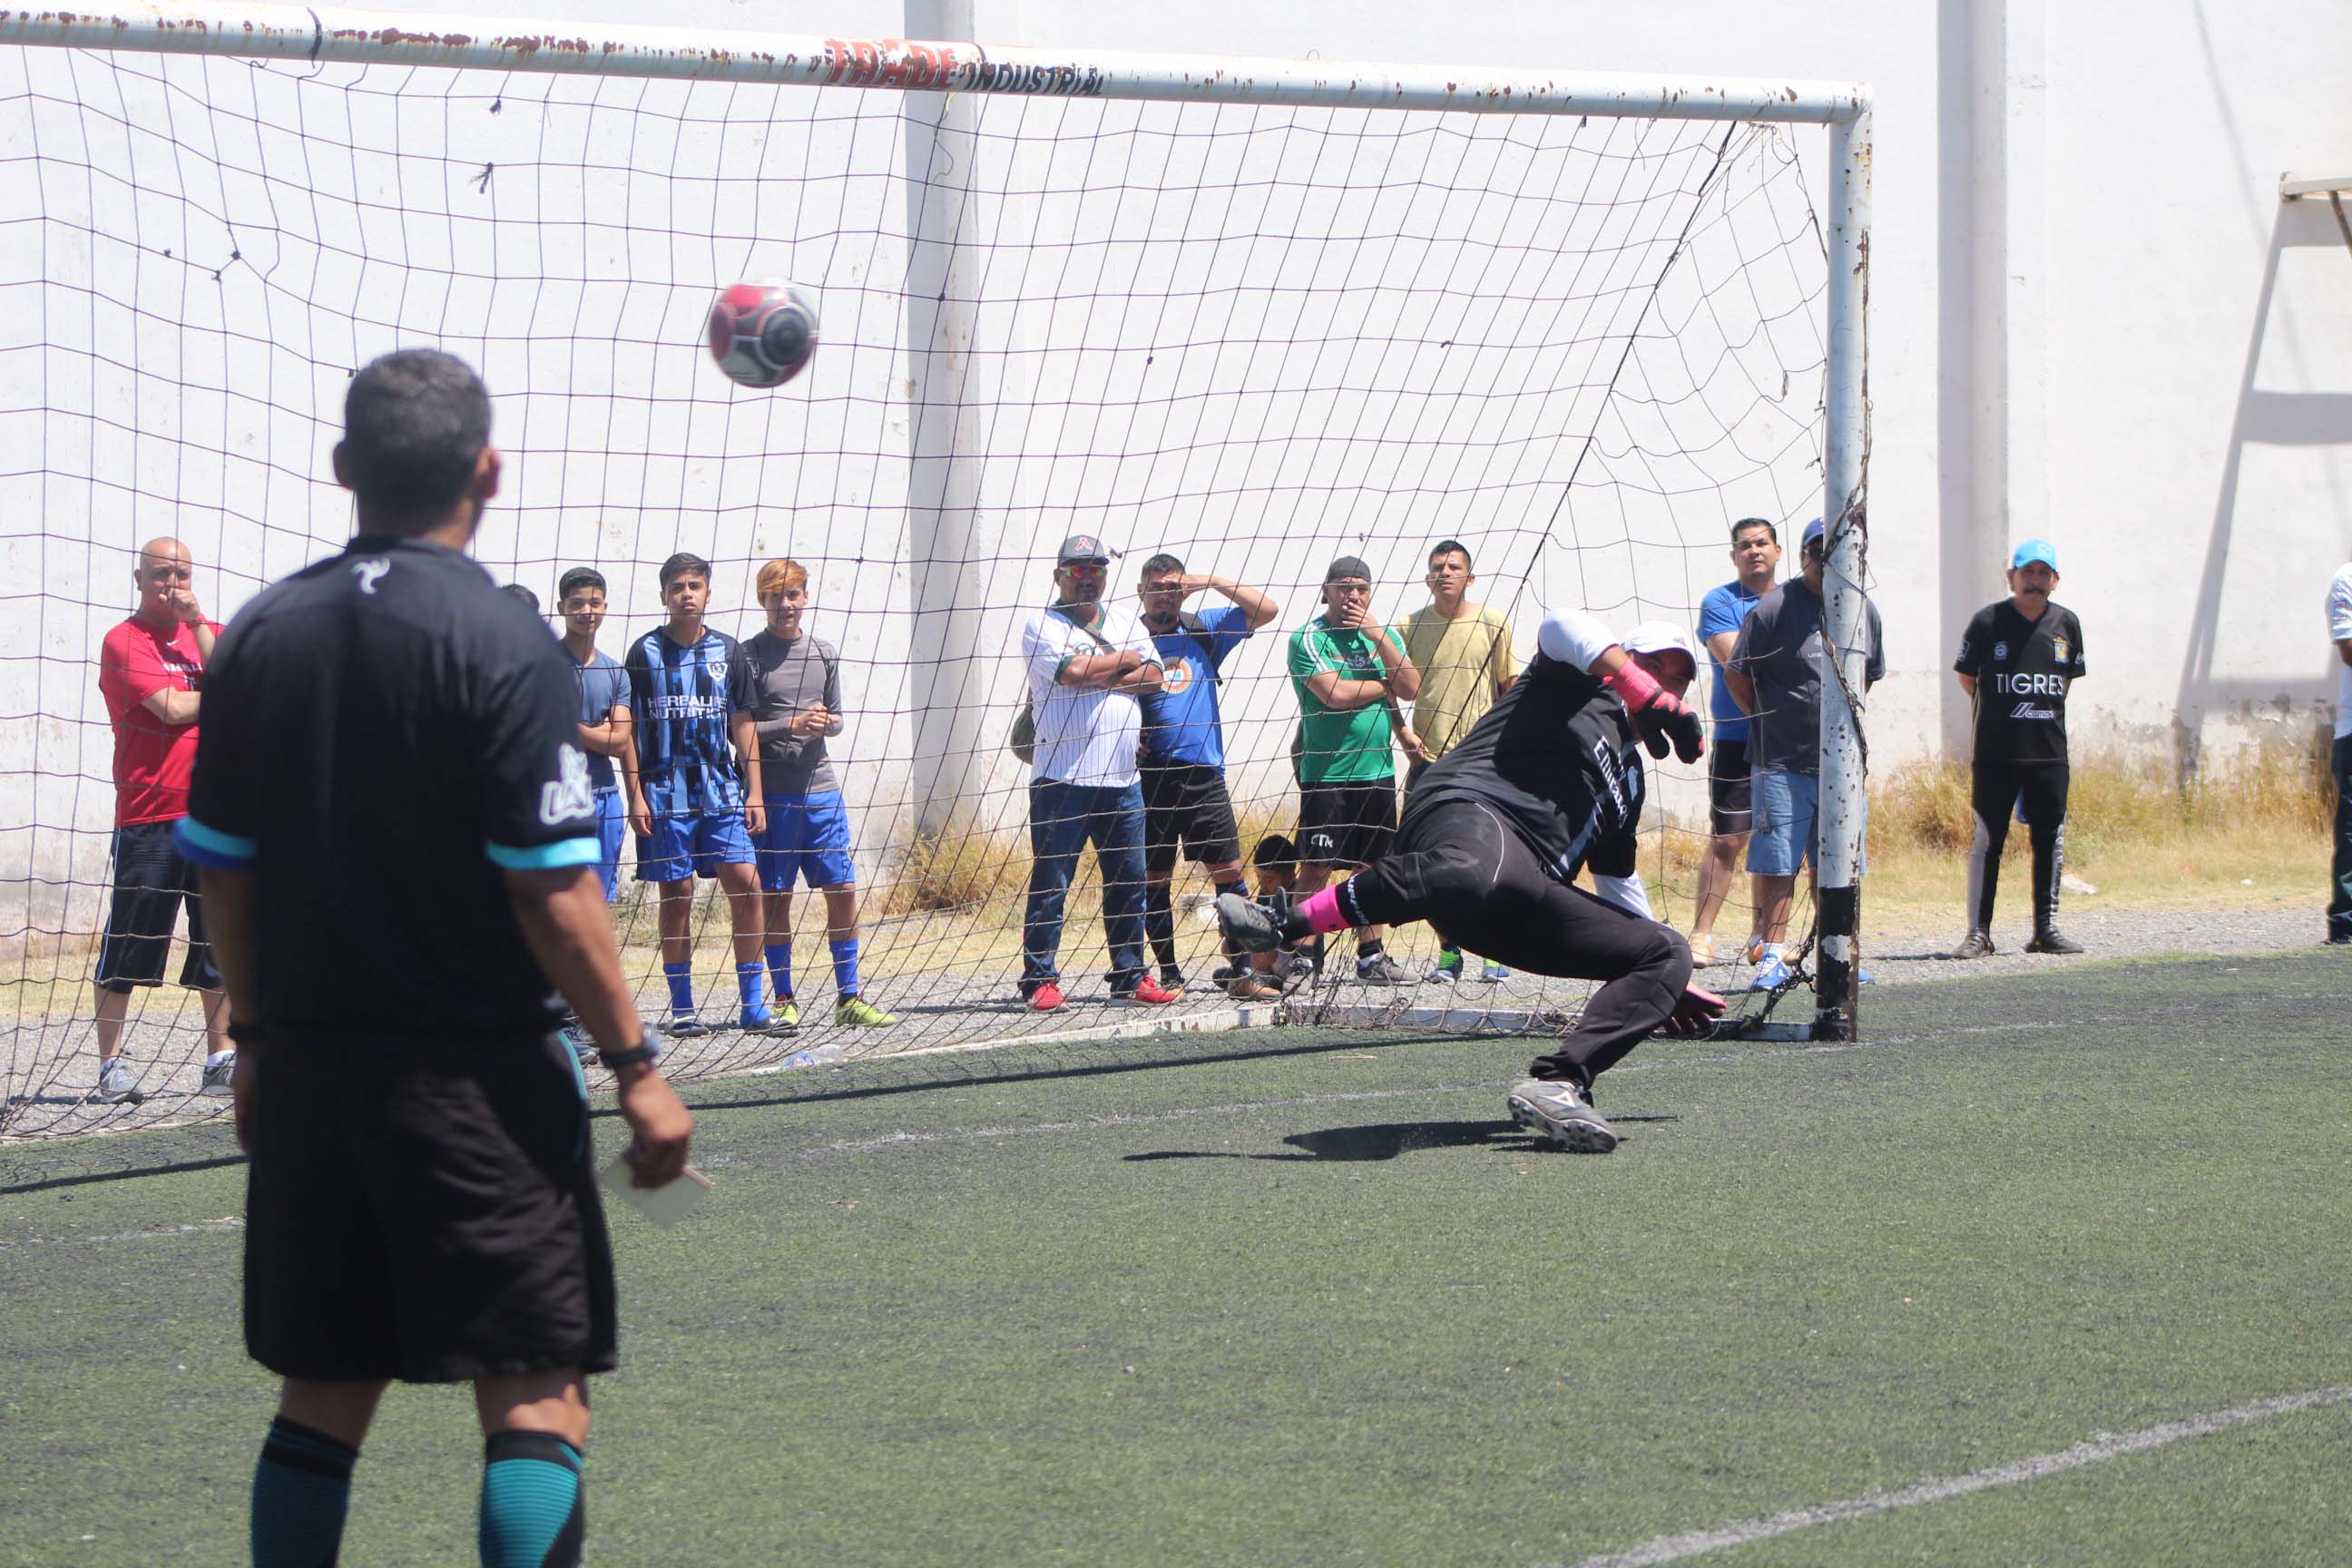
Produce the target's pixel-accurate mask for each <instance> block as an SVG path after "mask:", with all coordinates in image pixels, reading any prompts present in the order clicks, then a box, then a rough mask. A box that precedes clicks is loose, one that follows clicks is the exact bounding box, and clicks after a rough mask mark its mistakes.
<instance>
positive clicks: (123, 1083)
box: [93, 1056, 147, 1105]
mask: <svg viewBox="0 0 2352 1568" xmlns="http://www.w3.org/2000/svg"><path fill="white" fill-rule="evenodd" d="M93 1093H94V1094H95V1096H96V1098H97V1099H98V1100H100V1101H101V1102H102V1103H104V1104H107V1105H136V1104H138V1103H139V1102H140V1101H141V1100H144V1099H146V1098H147V1097H146V1096H145V1095H144V1094H142V1093H141V1092H140V1089H139V1079H137V1078H136V1077H135V1076H134V1075H133V1074H132V1073H131V1062H130V1059H129V1058H125V1057H120V1056H113V1057H109V1058H106V1060H105V1061H103V1062H101V1063H100V1064H99V1068H98V1088H97V1089H95V1090H94V1091H93Z"/></svg>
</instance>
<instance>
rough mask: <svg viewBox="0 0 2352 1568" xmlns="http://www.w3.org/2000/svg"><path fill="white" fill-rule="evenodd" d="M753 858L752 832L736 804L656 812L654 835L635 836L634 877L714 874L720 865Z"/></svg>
mask: <svg viewBox="0 0 2352 1568" xmlns="http://www.w3.org/2000/svg"><path fill="white" fill-rule="evenodd" d="M752 858H753V856H752V853H751V832H750V830H749V829H747V828H746V827H745V826H744V825H743V813H742V811H741V810H740V809H739V808H733V807H726V808H721V809H719V810H716V811H686V812H679V813H677V814H675V815H657V816H655V818H654V831H653V836H652V837H649V838H640V839H638V840H637V880H638V881H640V882H682V881H684V880H686V879H688V877H716V876H717V875H719V867H721V866H748V865H750V864H751V861H752Z"/></svg>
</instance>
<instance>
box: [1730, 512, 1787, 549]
mask: <svg viewBox="0 0 2352 1568" xmlns="http://www.w3.org/2000/svg"><path fill="white" fill-rule="evenodd" d="M1751 528H1760V529H1762V530H1763V531H1764V537H1765V538H1767V539H1769V540H1770V541H1771V542H1773V543H1775V544H1778V543H1780V530H1779V529H1777V528H1775V527H1773V526H1772V520H1771V519H1770V518H1769V517H1743V518H1741V519H1740V520H1739V521H1738V522H1735V523H1733V524H1732V525H1731V542H1732V543H1734V544H1737V543H1738V542H1739V536H1740V535H1741V534H1743V533H1745V532H1747V531H1748V530H1749V529H1751Z"/></svg>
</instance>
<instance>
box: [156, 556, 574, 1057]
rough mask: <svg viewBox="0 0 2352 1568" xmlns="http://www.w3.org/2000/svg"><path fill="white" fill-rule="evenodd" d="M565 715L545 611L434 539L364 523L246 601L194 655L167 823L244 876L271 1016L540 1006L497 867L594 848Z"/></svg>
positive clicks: (324, 1024)
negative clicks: (188, 717) (187, 754)
mask: <svg viewBox="0 0 2352 1568" xmlns="http://www.w3.org/2000/svg"><path fill="white" fill-rule="evenodd" d="M578 709H579V689H578V686H577V684H576V682H575V680H574V678H573V675H572V665H571V661H570V660H569V659H567V658H565V657H564V655H563V651H562V645H561V644H559V643H558V642H557V641H556V639H555V638H554V637H551V636H550V635H549V633H548V629H547V627H546V626H544V625H543V624H542V623H541V621H540V619H539V617H538V616H535V615H533V614H532V613H531V612H530V610H529V609H528V608H526V607H525V606H524V605H522V604H521V603H520V601H518V600H516V599H515V598H513V597H512V596H510V595H507V594H505V593H502V592H501V591H499V588H498V587H497V586H496V585H495V584H492V583H491V581H490V579H489V576H488V574H486V573H485V572H484V571H483V570H482V569H481V567H479V566H478V565H476V564H475V563H474V562H473V561H472V560H471V559H470V558H468V557H467V556H466V555H464V554H462V553H460V552H457V551H454V550H449V549H446V548H444V547H443V546H440V545H437V544H427V543H424V542H420V541H415V540H406V539H394V538H383V537H378V538H370V537H366V536H362V537H361V538H358V539H354V540H352V542H351V543H350V545H349V546H347V547H346V548H345V550H344V552H343V553H342V554H341V555H339V556H334V557H331V558H330V559H328V560H325V561H321V562H319V563H315V564H313V565H311V566H309V567H306V568H305V569H303V570H302V571H300V572H298V573H296V574H294V575H293V576H291V577H289V578H287V579H285V580H284V581H282V582H279V583H277V584H273V585H272V586H270V587H269V588H268V589H267V590H265V591H264V592H263V593H262V594H261V595H259V596H258V597H257V598H256V599H255V600H254V601H253V602H252V603H251V604H250V605H247V606H246V607H245V609H244V610H243V612H241V613H240V614H239V615H238V616H236V619H235V620H234V621H233V622H232V623H231V624H230V626H229V628H228V630H227V631H226V632H225V633H223V634H222V636H221V639H220V645H219V647H217V648H215V650H214V657H213V658H212V661H211V663H210V665H209V667H208V668H206V670H205V714H204V718H205V721H204V728H203V734H202V736H201V738H200V739H199V741H198V742H197V750H196V768H195V781H194V787H193V789H192V790H191V793H190V795H189V815H188V816H187V817H186V818H185V819H184V821H183V823H182V826H181V829H180V834H179V837H180V842H181V844H182V847H183V848H184V850H185V852H186V853H187V854H188V855H189V856H190V858H194V859H195V860H197V861H199V862H200V863H203V864H207V865H213V866H245V867H249V868H251V869H252V870H253V872H254V874H255V878H256V882H257V908H256V910H255V916H254V919H255V928H256V929H255V946H256V948H257V968H258V972H259V973H258V975H257V989H258V990H259V992H260V997H259V1004H260V1005H259V1012H260V1015H261V1016H262V1018H263V1019H264V1020H265V1021H266V1022H267V1023H268V1025H269V1026H271V1027H272V1028H273V1029H275V1028H279V1027H290V1028H297V1029H300V1030H302V1031H304V1032H306V1033H316V1034H341V1035H352V1036H367V1035H373V1036H383V1035H412V1034H435V1033H454V1034H509V1035H511V1034H516V1033H536V1032H539V1031H541V1030H543V1029H545V1028H546V1027H547V1026H549V1025H550V1024H551V1022H552V1021H553V1019H554V1017H555V1016H556V1015H555V1009H554V1008H553V1006H552V1005H551V987H550V985H549V984H548V982H547V978H546V976H545V975H543V974H542V973H541V972H540V968H539V965H538V963H536V962H535V961H534V960H533V959H532V958H531V956H530V952H529V950H528V949H527V948H526V947H525V946H524V945H523V941H522V932H521V930H520V927H519V926H518V925H517V924H516V921H515V917H514V911H513V907H512V905H511V904H510V903H509V900H508V897H507V890H506V888H505V885H504V882H503V879H502V877H501V871H500V868H502V867H506V868H535V867H536V868H546V867H562V866H580V865H590V864H593V863H594V861H595V860H596V858H597V853H598V851H597V841H596V837H595V796H594V792H593V789H592V787H591V785H590V783H589V777H588V759H587V756H586V754H585V753H584V752H583V751H582V750H581V748H580V744H579V740H580V735H579V726H578V723H577V720H578Z"/></svg>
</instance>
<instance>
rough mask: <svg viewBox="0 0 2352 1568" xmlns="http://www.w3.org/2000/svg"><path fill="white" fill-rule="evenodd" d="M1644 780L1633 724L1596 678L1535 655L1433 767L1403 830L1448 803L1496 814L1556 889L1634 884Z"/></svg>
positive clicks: (1412, 798) (1410, 799)
mask: <svg viewBox="0 0 2352 1568" xmlns="http://www.w3.org/2000/svg"><path fill="white" fill-rule="evenodd" d="M1645 787H1646V780H1645V777H1644V775H1643V771H1642V748H1641V742H1640V741H1639V739H1638V738H1637V737H1636V736H1635V735H1634V733H1633V721H1632V720H1631V719H1630V718H1628V717H1627V715H1626V712H1625V704H1624V703H1623V702H1622V701H1621V700H1618V697H1617V694H1616V693H1615V692H1613V691H1612V690H1610V689H1608V688H1607V687H1605V686H1603V685H1602V684H1601V681H1600V680H1599V679H1596V678H1595V677H1593V676H1591V675H1589V674H1587V673H1586V672H1585V671H1583V670H1581V669H1579V668H1576V667H1575V666H1573V665H1570V664H1567V663H1564V662H1563V661H1561V660H1559V659H1556V658H1551V657H1550V656H1549V655H1548V654H1540V653H1539V654H1538V655H1536V657H1535V658H1533V659H1532V660H1530V661H1529V662H1528V667H1527V669H1526V671H1525V672H1524V673H1523V674H1521V675H1520V677H1519V679H1517V681H1516V682H1514V683H1513V685H1512V687H1511V689H1509V690H1508V691H1506V692H1505V693H1503V695H1502V696H1501V697H1500V698H1499V699H1497V700H1496V703H1495V706H1494V707H1492V708H1490V709H1488V710H1486V717H1485V718H1483V719H1480V720H1479V721H1478V722H1477V723H1475V724H1474V725H1472V726H1471V728H1470V732H1469V733H1468V734H1466V735H1465V736H1463V737H1462V739H1461V740H1460V741H1459V742H1456V743H1455V744H1454V749H1453V750H1452V751H1450V752H1446V753H1445V754H1444V756H1442V757H1440V758H1438V759H1437V761H1435V762H1433V763H1430V764H1429V767H1428V770H1427V771H1426V772H1424V773H1423V774H1422V775H1421V777H1420V779H1419V780H1417V781H1416V782H1415V783H1414V784H1413V786H1412V791H1411V793H1410V794H1408V795H1406V797H1405V805H1404V821H1403V824H1402V831H1403V832H1404V833H1406V834H1408V835H1409V834H1410V833H1411V832H1412V825H1413V821H1414V818H1415V817H1416V816H1419V815H1420V814H1422V813H1423V812H1426V811H1427V810H1429V809H1430V808H1431V807H1432V806H1434V805H1438V804H1439V803H1440V802H1444V801H1459V800H1472V801H1476V802H1478V803H1480V804H1482V805H1487V806H1490V807H1492V808H1493V809H1494V810H1495V812H1496V814H1497V815H1498V816H1501V817H1502V819H1503V820H1504V821H1505V822H1506V823H1507V824H1508V825H1509V826H1510V828H1511V831H1512V832H1514V833H1516V834H1517V835H1518V836H1519V837H1520V838H1521V839H1523V840H1524V841H1525V842H1526V843H1527V846H1528V848H1530V849H1532V850H1534V851H1535V853H1536V855H1537V857H1538V858H1539V859H1541V860H1542V861H1543V863H1544V867H1545V868H1546V869H1547V870H1549V872H1550V873H1551V874H1552V875H1553V876H1554V877H1556V878H1558V879H1559V880H1560V881H1563V882H1566V881H1569V880H1571V879H1573V878H1574V877H1575V876H1576V874H1577V872H1578V871H1579V870H1580V869H1582V868H1585V867H1587V866H1590V867H1591V869H1592V871H1593V873H1594V874H1595V875H1596V876H1602V877H1630V876H1632V875H1633V857H1634V848H1635V845H1634V838H1633V833H1634V829H1635V828H1636V827H1637V826H1639V825H1640V823H1641V819H1642V795H1643V790H1644V788H1645Z"/></svg>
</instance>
